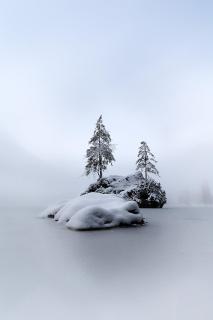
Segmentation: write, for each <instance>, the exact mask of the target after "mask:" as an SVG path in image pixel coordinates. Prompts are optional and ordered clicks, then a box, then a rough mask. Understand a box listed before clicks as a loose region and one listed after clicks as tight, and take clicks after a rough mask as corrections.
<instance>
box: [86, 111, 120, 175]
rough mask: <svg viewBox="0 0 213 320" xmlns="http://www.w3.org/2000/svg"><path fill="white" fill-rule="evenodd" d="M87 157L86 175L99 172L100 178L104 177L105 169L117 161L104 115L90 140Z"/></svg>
mask: <svg viewBox="0 0 213 320" xmlns="http://www.w3.org/2000/svg"><path fill="white" fill-rule="evenodd" d="M86 157H87V164H86V175H89V174H90V173H92V172H93V173H97V174H98V179H101V178H102V176H103V171H104V170H106V169H107V166H108V165H109V164H111V165H112V163H113V161H115V158H114V156H113V153H112V145H111V137H110V134H109V132H108V131H107V130H106V128H105V126H104V124H103V119H102V115H101V116H100V117H99V119H98V121H97V123H96V127H95V131H94V134H93V136H92V138H91V139H90V141H89V148H88V149H87V151H86Z"/></svg>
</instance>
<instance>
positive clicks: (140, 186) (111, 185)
mask: <svg viewBox="0 0 213 320" xmlns="http://www.w3.org/2000/svg"><path fill="white" fill-rule="evenodd" d="M90 192H98V193H102V194H115V195H117V196H119V197H121V198H123V199H125V200H133V201H136V202H137V204H138V206H139V207H140V208H162V207H163V206H164V204H165V203H166V200H167V199H166V193H165V191H164V190H163V189H162V187H161V184H160V183H159V182H156V181H155V180H153V179H149V180H148V182H147V184H146V183H145V179H144V178H143V175H142V174H141V173H140V172H136V173H135V174H132V175H129V176H127V177H122V176H109V177H106V178H102V179H100V180H98V181H97V182H96V183H93V184H91V185H90V186H89V188H88V189H87V190H86V191H85V192H84V193H83V194H87V193H90Z"/></svg>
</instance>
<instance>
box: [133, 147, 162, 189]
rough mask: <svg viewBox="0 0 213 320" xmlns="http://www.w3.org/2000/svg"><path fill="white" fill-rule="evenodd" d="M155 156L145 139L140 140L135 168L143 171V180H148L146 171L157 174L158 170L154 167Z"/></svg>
mask: <svg viewBox="0 0 213 320" xmlns="http://www.w3.org/2000/svg"><path fill="white" fill-rule="evenodd" d="M155 163H157V161H156V160H155V156H154V155H153V153H151V151H150V149H149V147H148V145H147V143H146V142H145V141H142V142H141V145H140V147H139V152H138V160H137V162H136V165H137V167H136V170H141V171H142V173H144V177H145V182H146V183H147V180H148V173H152V174H156V175H158V176H159V172H158V170H157V169H156V167H155Z"/></svg>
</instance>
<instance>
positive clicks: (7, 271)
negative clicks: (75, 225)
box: [0, 208, 213, 320]
mask: <svg viewBox="0 0 213 320" xmlns="http://www.w3.org/2000/svg"><path fill="white" fill-rule="evenodd" d="M42 209H43V208H41V209H40V208H33V209H32V208H28V209H27V208H25V209H20V208H19V209H10V210H9V209H3V208H2V209H1V232H0V248H1V250H0V254H1V260H0V319H2V320H19V319H20V320H25V319H26V320H49V319H50V320H56V319H63V320H64V319H74V320H78V319H81V320H84V319H86V320H90V319H92V320H96V319H97V320H105V319H107V320H120V319H121V320H126V319H128V320H129V319H134V320H135V319H140V320H141V319H144V320H150V319H151V320H159V319H162V320H173V319H177V320H179V319H181V320H191V319H192V320H203V319H205V320H212V319H213V303H212V296H213V209H211V208H195V209H194V208H190V209H183V208H182V209H180V208H178V209H160V210H151V209H147V210H143V212H144V216H145V218H146V220H147V221H148V224H147V225H146V226H144V227H138V228H129V229H127V228H121V229H112V230H101V231H87V232H77V231H71V230H68V229H67V228H66V227H65V226H64V225H59V224H57V223H55V222H53V221H51V220H43V219H39V218H37V214H39V212H40V211H41V210H42Z"/></svg>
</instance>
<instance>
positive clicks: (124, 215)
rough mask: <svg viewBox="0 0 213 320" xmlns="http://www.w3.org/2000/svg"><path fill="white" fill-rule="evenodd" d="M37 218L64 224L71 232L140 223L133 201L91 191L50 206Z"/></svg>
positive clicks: (140, 218)
mask: <svg viewBox="0 0 213 320" xmlns="http://www.w3.org/2000/svg"><path fill="white" fill-rule="evenodd" d="M41 216H42V217H43V218H52V219H54V220H55V221H58V222H61V223H64V224H65V225H66V226H67V227H68V228H70V229H74V230H89V229H106V228H112V227H118V226H128V225H143V224H144V219H143V216H142V213H141V212H140V209H139V207H138V205H137V203H136V202H135V201H125V200H124V199H121V198H119V197H117V196H115V195H108V194H100V193H95V192H93V193H88V194H85V195H82V196H80V197H77V198H75V199H72V200H70V201H65V202H61V203H58V204H56V205H54V206H51V207H49V208H47V209H46V210H45V211H44V212H43V213H42V215H41Z"/></svg>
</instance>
